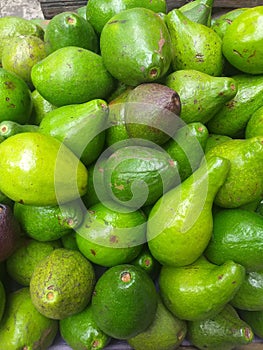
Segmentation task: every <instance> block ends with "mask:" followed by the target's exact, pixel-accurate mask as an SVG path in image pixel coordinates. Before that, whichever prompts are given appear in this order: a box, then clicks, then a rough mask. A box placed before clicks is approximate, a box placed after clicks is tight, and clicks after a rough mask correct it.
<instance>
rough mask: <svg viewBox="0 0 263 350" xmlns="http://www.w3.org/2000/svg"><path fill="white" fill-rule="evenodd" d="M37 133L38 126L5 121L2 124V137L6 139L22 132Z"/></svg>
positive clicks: (0, 129)
mask: <svg viewBox="0 0 263 350" xmlns="http://www.w3.org/2000/svg"><path fill="white" fill-rule="evenodd" d="M31 131H32V132H37V131H38V126H37V125H31V124H19V123H17V122H14V121H12V120H3V121H2V122H1V123H0V137H1V136H2V137H4V138H5V139H6V138H8V137H10V136H13V135H16V134H19V133H21V132H31Z"/></svg>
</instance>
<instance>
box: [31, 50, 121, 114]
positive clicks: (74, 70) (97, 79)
mask: <svg viewBox="0 0 263 350" xmlns="http://www.w3.org/2000/svg"><path fill="white" fill-rule="evenodd" d="M31 78H32V82H33V85H34V87H35V88H36V89H37V90H38V91H39V93H40V94H41V95H42V96H43V97H44V98H45V99H46V100H47V101H49V102H50V103H51V104H53V105H55V106H57V107H60V106H64V105H70V104H78V103H84V102H88V101H90V100H92V99H96V98H101V99H105V98H107V96H109V95H110V93H111V92H112V91H113V90H114V88H115V79H114V78H113V77H112V76H111V74H110V73H109V71H108V70H107V69H106V67H105V65H104V62H103V59H102V57H101V55H99V54H96V53H95V52H93V51H90V50H87V49H83V48H80V47H77V46H66V47H62V48H60V49H58V50H56V51H54V52H52V53H51V54H49V55H48V56H47V57H45V58H44V59H43V60H41V61H40V62H38V63H36V64H35V65H34V66H33V68H32V70H31ZM47 80H48V84H47ZM80 86H81V89H80Z"/></svg>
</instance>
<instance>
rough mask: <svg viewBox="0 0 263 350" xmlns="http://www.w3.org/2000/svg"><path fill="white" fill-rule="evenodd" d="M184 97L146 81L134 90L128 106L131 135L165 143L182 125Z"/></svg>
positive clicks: (125, 109)
mask: <svg viewBox="0 0 263 350" xmlns="http://www.w3.org/2000/svg"><path fill="white" fill-rule="evenodd" d="M180 112H181V102H180V97H179V95H178V93H177V92H176V91H174V90H173V89H170V88H169V87H167V86H165V85H163V84H158V83H144V84H140V85H138V86H136V87H135V88H134V89H132V90H130V91H129V93H128V95H127V100H126V103H125V107H124V115H125V127H126V130H127V133H128V135H129V138H138V139H146V140H149V141H151V142H153V143H155V144H157V145H162V144H163V143H165V142H166V141H167V140H169V139H170V137H172V136H173V135H174V133H175V132H176V130H177V129H178V128H180V127H181V126H182V121H181V119H180V118H179V116H180Z"/></svg>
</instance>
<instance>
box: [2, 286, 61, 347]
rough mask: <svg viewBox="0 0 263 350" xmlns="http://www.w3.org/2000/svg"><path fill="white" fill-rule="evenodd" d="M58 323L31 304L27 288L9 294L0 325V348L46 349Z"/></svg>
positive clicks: (53, 336)
mask: <svg viewBox="0 0 263 350" xmlns="http://www.w3.org/2000/svg"><path fill="white" fill-rule="evenodd" d="M57 331H58V322H57V321H56V320H51V319H50V318H47V317H45V316H44V315H42V314H41V313H39V312H38V311H37V309H36V308H35V306H34V305H33V303H32V300H31V297H30V292H29V288H28V287H22V288H19V289H18V290H17V291H15V292H11V293H9V295H8V297H7V301H6V307H5V312H4V315H3V318H2V321H1V324H0V339H1V346H2V345H4V349H5V350H14V349H25V348H28V349H34V348H35V346H36V344H41V345H39V346H38V347H37V348H36V349H38V350H42V349H47V348H48V347H49V346H51V345H52V343H53V342H54V340H55V337H56V335H57Z"/></svg>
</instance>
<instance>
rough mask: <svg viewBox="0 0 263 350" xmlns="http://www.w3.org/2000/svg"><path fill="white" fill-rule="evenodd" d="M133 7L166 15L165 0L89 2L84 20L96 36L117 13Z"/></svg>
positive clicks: (102, 0) (97, 0) (95, 0)
mask: <svg viewBox="0 0 263 350" xmlns="http://www.w3.org/2000/svg"><path fill="white" fill-rule="evenodd" d="M134 7H143V8H148V9H150V10H152V11H154V12H156V13H158V12H162V13H166V7H167V5H166V1H165V0H151V1H149V0H132V1H131V0H114V1H112V0H111V1H109V0H90V1H88V2H87V6H86V18H87V20H88V21H89V22H90V23H91V24H92V26H93V27H94V29H95V30H96V32H97V33H98V34H100V33H101V31H102V29H103V27H104V25H105V24H106V23H107V22H108V21H109V20H110V19H111V17H113V16H114V15H116V14H117V13H119V12H121V11H124V10H128V9H130V8H134Z"/></svg>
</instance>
